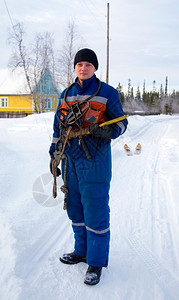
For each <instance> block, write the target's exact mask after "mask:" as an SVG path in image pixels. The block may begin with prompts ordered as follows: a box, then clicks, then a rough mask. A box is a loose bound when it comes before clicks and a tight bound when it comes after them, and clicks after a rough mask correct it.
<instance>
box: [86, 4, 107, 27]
mask: <svg viewBox="0 0 179 300" xmlns="http://www.w3.org/2000/svg"><path fill="white" fill-rule="evenodd" d="M82 3H83V4H84V5H85V6H86V7H87V9H88V10H89V12H90V14H91V15H92V16H93V18H94V19H95V20H96V22H97V24H98V26H99V27H100V29H102V30H103V31H105V30H104V27H102V24H101V23H100V22H99V20H98V19H97V18H96V16H95V14H94V12H93V11H92V10H91V8H90V7H89V5H88V4H87V3H86V0H84V1H83V2H82ZM91 5H92V6H93V7H94V5H93V4H92V3H91ZM94 8H95V7H94Z"/></svg>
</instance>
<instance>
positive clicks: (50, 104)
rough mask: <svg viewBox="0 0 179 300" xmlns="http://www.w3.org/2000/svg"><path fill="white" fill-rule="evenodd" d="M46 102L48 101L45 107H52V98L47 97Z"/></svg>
mask: <svg viewBox="0 0 179 300" xmlns="http://www.w3.org/2000/svg"><path fill="white" fill-rule="evenodd" d="M45 103H46V107H45V108H46V109H51V108H52V98H46V99H45Z"/></svg>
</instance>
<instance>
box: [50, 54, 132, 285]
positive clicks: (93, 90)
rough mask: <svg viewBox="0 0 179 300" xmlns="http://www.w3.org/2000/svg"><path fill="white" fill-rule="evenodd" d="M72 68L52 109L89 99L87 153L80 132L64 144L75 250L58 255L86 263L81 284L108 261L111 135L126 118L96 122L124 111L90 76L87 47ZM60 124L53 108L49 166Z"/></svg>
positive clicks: (96, 277)
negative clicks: (70, 78)
mask: <svg viewBox="0 0 179 300" xmlns="http://www.w3.org/2000/svg"><path fill="white" fill-rule="evenodd" d="M74 69H75V72H76V75H77V78H76V79H75V82H74V84H73V85H72V86H71V87H70V88H68V90H64V91H63V92H62V94H61V98H60V101H59V104H58V107H57V112H58V111H59V110H60V109H63V108H65V109H66V111H68V109H69V108H70V107H71V106H72V105H73V104H74V103H87V102H88V109H87V110H86V113H84V115H83V118H82V120H83V121H82V124H81V127H82V128H86V127H87V126H88V128H89V132H90V134H86V135H84V136H83V141H84V142H85V145H86V147H87V149H88V153H90V157H89V156H88V157H87V156H86V153H85V151H84V147H82V144H81V143H80V137H79V136H76V137H75V138H73V139H70V140H69V142H68V144H67V145H66V147H65V155H66V156H67V158H68V166H67V175H66V176H67V188H68V194H67V214H68V217H69V219H70V220H71V221H72V228H73V232H74V238H75V245H74V251H73V252H72V253H67V254H64V255H62V256H61V257H60V261H61V262H62V263H65V264H77V263H79V262H85V263H87V264H88V269H87V272H86V275H85V279H84V283H86V284H88V285H94V284H97V283H98V282H99V281H100V276H101V271H102V268H103V267H107V265H108V256H109V240H110V225H109V219H110V218H109V189H110V181H111V168H112V166H111V139H115V138H117V137H119V136H120V135H122V134H123V133H124V132H125V130H126V128H127V120H126V119H124V120H122V121H120V122H118V123H115V124H112V125H106V126H102V127H100V126H99V124H100V123H102V122H104V121H107V120H112V119H114V118H118V117H121V116H123V115H124V112H123V110H122V106H121V103H120V99H119V94H118V92H117V90H115V89H114V88H113V87H112V86H110V85H108V84H106V83H104V82H100V80H99V79H98V78H97V77H96V75H95V72H96V70H97V69H98V59H97V56H96V54H95V52H94V51H92V50H91V49H88V48H84V49H81V50H79V51H78V52H77V53H76V56H75V59H74ZM59 124H60V122H59V115H58V114H57V113H56V114H55V118H54V127H53V128H54V133H53V141H52V144H51V147H50V150H49V153H50V155H51V165H52V161H53V159H54V154H53V153H54V151H55V149H56V143H57V142H58V139H59V137H60V135H61V134H62V135H63V134H64V132H65V130H67V127H68V126H67V127H66V128H65V130H63V131H62V132H60V130H61V128H60V126H59ZM67 125H68V124H67ZM62 176H64V162H63V160H62Z"/></svg>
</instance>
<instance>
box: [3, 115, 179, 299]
mask: <svg viewBox="0 0 179 300" xmlns="http://www.w3.org/2000/svg"><path fill="white" fill-rule="evenodd" d="M52 123H53V113H46V114H41V115H38V116H37V115H33V116H29V117H26V118H22V119H0V132H1V139H0V158H1V168H0V274H1V275H0V299H2V300H61V299H63V300H84V299H85V300H105V299H111V300H118V299H119V300H164V299H165V300H174V299H176V300H178V299H179V183H178V178H179V152H178V149H179V116H163V115H161V116H147V117H141V116H132V117H129V126H128V130H127V132H126V134H124V135H123V136H122V137H119V138H118V139H116V140H114V141H113V142H112V153H113V179H112V182H111V193H110V195H111V198H110V206H111V248H110V260H109V266H108V268H107V269H103V273H102V277H101V281H100V283H99V284H98V285H97V286H94V287H89V286H86V285H85V284H84V283H83V278H84V274H85V272H86V269H87V265H86V264H83V263H80V264H78V265H74V266H68V265H64V264H62V263H60V262H59V260H58V257H59V256H60V255H61V254H62V253H64V252H66V251H71V250H73V234H72V230H71V224H70V221H69V220H68V218H67V216H66V212H65V211H63V209H62V206H63V203H62V199H61V196H60V195H59V198H58V202H57V201H55V202H53V201H52V198H51V189H52V181H51V175H50V173H49V155H48V148H49V145H50V140H51V135H52ZM138 142H140V143H141V144H142V152H141V154H140V155H138V156H137V155H133V156H131V157H128V156H126V154H125V153H124V150H123V145H124V144H125V143H127V144H128V145H129V146H130V147H131V149H132V150H134V148H135V146H136V145H137V143H138ZM45 178H46V179H45ZM49 178H50V182H49ZM41 180H42V184H44V186H43V185H41V184H40V182H41ZM45 180H46V181H45ZM38 195H39V197H38ZM46 196H47V198H45V197H46ZM41 197H42V198H41ZM44 198H45V199H46V201H45V202H43V200H44Z"/></svg>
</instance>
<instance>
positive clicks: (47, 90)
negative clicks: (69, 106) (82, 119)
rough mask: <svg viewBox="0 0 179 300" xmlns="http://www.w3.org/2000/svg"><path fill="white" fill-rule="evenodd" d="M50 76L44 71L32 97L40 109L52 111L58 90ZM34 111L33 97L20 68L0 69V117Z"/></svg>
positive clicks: (27, 113)
mask: <svg viewBox="0 0 179 300" xmlns="http://www.w3.org/2000/svg"><path fill="white" fill-rule="evenodd" d="M51 80H52V79H51V76H50V73H49V72H48V71H46V72H45V74H44V76H43V77H42V80H41V82H39V83H38V86H37V88H36V91H34V98H35V99H36V101H37V102H38V103H39V107H40V111H41V112H45V111H53V110H55V109H56V107H57V103H58V99H59V95H60V91H59V90H57V89H54V88H53V86H52V83H51ZM34 112H35V109H34V103H33V98H32V95H31V93H30V90H29V87H28V84H27V80H26V78H25V75H24V70H23V69H22V68H17V69H15V70H12V69H1V70H0V117H18V116H27V115H29V114H32V113H34Z"/></svg>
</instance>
